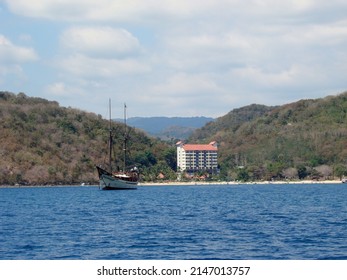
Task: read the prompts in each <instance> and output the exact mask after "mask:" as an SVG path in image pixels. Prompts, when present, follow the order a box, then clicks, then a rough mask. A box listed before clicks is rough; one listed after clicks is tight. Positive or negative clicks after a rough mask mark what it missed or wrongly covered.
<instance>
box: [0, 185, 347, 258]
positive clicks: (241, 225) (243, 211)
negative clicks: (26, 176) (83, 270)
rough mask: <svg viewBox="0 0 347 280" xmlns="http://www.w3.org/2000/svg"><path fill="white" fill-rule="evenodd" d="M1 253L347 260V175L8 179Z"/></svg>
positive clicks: (1, 199) (0, 203)
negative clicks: (343, 179)
mask: <svg viewBox="0 0 347 280" xmlns="http://www.w3.org/2000/svg"><path fill="white" fill-rule="evenodd" d="M0 259H3V260H4V259H7V260H14V259H21V260H26V259H31V260H35V259H40V260H47V259H48V260H56V259H70V260H71V259H78V260H84V259H89V260H97V259H107V260H119V259H121V260H123V259H125V260H134V259H139V260H148V259H150V260H172V259H181V260H187V259H199V260H201V259H215V260H219V259H222V260H230V259H239V260H243V259H247V260H257V259H262V260H275V259H284V260H291V259H297V260H304V259H311V260H315V259H331V260H335V259H343V260H347V185H345V184H310V185H295V184H285V185H275V184H269V185H207V186H206V185H205V186H199V185H195V186H143V187H139V189H137V190H131V191H129V190H128V191H100V190H99V189H98V188H97V187H42V188H40V187H37V188H23V187H21V188H19V187H18V188H2V189H0Z"/></svg>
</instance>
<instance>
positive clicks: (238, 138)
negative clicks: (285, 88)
mask: <svg viewBox="0 0 347 280" xmlns="http://www.w3.org/2000/svg"><path fill="white" fill-rule="evenodd" d="M211 140H216V141H218V142H219V144H220V147H219V162H220V164H221V173H222V174H221V175H222V176H224V178H228V179H240V180H273V179H297V178H299V179H303V178H311V179H323V178H324V179H326V178H333V177H336V176H338V177H342V176H344V175H347V166H346V164H347V92H345V93H342V94H340V95H337V96H329V97H326V98H322V99H315V100H313V99H312V100H311V99H310V100H300V101H298V102H294V103H291V104H286V105H283V106H276V107H267V106H263V105H250V106H246V107H243V108H239V109H235V110H233V111H231V112H230V113H228V114H227V115H225V116H223V117H221V118H218V119H217V120H216V121H215V122H213V123H209V124H207V125H206V126H204V127H203V128H201V129H198V130H197V131H195V132H194V133H193V135H192V136H191V137H190V139H189V141H191V142H209V141H211Z"/></svg>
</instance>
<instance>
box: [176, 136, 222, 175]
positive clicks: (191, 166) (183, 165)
mask: <svg viewBox="0 0 347 280" xmlns="http://www.w3.org/2000/svg"><path fill="white" fill-rule="evenodd" d="M176 147H177V171H179V172H183V171H185V172H188V173H194V172H196V171H207V172H209V173H217V171H218V160H217V156H218V147H217V142H215V141H214V142H211V143H210V144H184V143H183V142H182V141H180V142H178V143H177V144H176Z"/></svg>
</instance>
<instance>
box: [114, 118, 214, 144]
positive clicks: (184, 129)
mask: <svg viewBox="0 0 347 280" xmlns="http://www.w3.org/2000/svg"><path fill="white" fill-rule="evenodd" d="M213 120H214V119H213V118H207V117H172V118H169V117H147V118H142V117H134V118H129V119H128V120H127V123H128V125H129V126H133V127H136V128H138V129H141V130H143V131H145V132H146V133H148V134H149V135H151V136H154V137H158V138H160V139H162V140H170V139H172V138H175V139H187V138H188V137H189V136H190V135H191V134H192V133H193V132H194V131H195V130H196V129H197V128H201V127H203V126H204V125H205V124H206V123H208V122H211V121H213ZM117 121H121V120H120V119H117Z"/></svg>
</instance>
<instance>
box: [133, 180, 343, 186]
mask: <svg viewBox="0 0 347 280" xmlns="http://www.w3.org/2000/svg"><path fill="white" fill-rule="evenodd" d="M341 183H342V182H341V181H340V180H325V181H313V180H303V181H259V182H235V181H232V182H199V181H196V182H178V181H170V182H143V183H139V186H193V185H268V184H273V185H282V184H341Z"/></svg>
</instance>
